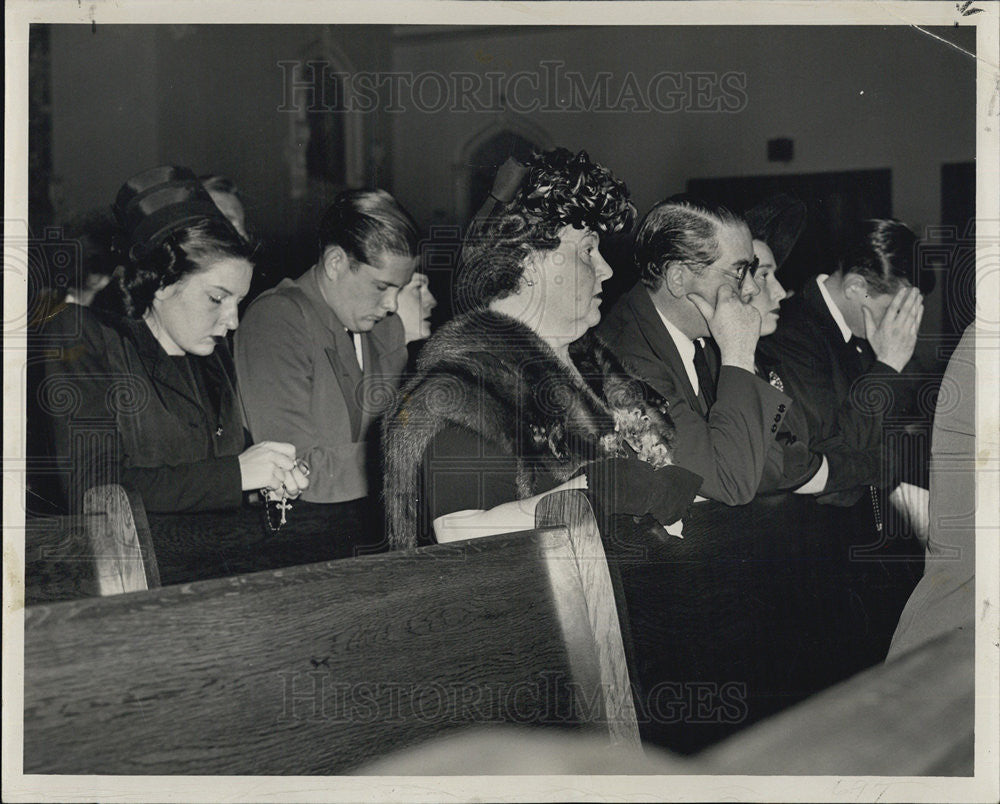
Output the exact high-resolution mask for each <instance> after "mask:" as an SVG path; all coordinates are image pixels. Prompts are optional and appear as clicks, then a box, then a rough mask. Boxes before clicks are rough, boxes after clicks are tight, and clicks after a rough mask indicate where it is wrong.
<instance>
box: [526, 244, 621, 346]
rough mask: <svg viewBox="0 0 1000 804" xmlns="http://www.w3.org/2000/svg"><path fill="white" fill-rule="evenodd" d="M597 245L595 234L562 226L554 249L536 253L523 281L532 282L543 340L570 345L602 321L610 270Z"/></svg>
mask: <svg viewBox="0 0 1000 804" xmlns="http://www.w3.org/2000/svg"><path fill="white" fill-rule="evenodd" d="M599 245H600V239H599V238H598V236H597V233H596V232H593V231H591V230H590V229H576V228H574V227H572V226H564V227H563V228H562V229H560V231H559V246H558V247H557V248H556V249H554V250H553V251H543V252H536V254H535V258H534V260H533V261H532V265H530V266H529V267H528V268H527V269H526V270H525V279H526V280H528V281H531V282H535V287H533V288H532V289H533V290H535V291H537V295H536V300H537V303H539V304H540V305H541V321H542V323H541V331H540V332H539V334H540V335H541V336H542V337H544V338H552V339H557V340H562V341H566V342H572V341H575V340H576V339H577V338H579V337H580V336H581V335H583V333H584V332H586V331H587V330H588V329H590V328H591V327H593V326H595V325H596V324H597V323H598V322H599V321H600V320H601V285H602V284H604V282H605V281H606V280H608V279H610V278H611V275H612V271H611V266H610V265H608V263H607V262H606V261H605V259H604V257H603V256H601V252H600V250H599Z"/></svg>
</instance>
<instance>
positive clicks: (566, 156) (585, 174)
mask: <svg viewBox="0 0 1000 804" xmlns="http://www.w3.org/2000/svg"><path fill="white" fill-rule="evenodd" d="M524 167H525V168H526V173H525V176H524V178H523V179H522V181H521V184H520V186H519V187H518V188H517V191H516V192H515V193H514V195H513V197H512V198H511V199H510V200H509V201H508V202H506V203H503V202H500V203H498V204H497V205H496V206H495V207H494V209H493V211H492V212H491V213H489V214H487V215H482V216H477V217H476V218H474V219H473V221H472V223H471V224H469V229H468V231H467V232H466V235H465V239H464V241H463V243H462V259H461V263H462V264H461V268H460V269H459V273H458V278H457V281H456V288H455V291H456V297H457V298H456V301H457V303H458V306H459V308H460V309H475V308H481V307H486V306H487V305H488V304H489V303H490V302H491V301H494V300H495V299H502V298H504V297H505V296H509V295H511V294H512V293H514V291H516V290H517V286H518V282H519V281H520V279H521V276H522V274H523V273H524V269H525V258H526V257H527V256H528V255H529V254H530V253H531V252H532V251H553V250H554V249H556V248H558V247H559V231H560V230H561V229H562V228H563V227H565V226H573V227H575V228H577V229H583V228H588V229H591V230H592V231H594V232H596V233H598V234H600V235H606V234H611V233H616V232H621V231H623V230H626V229H629V228H631V226H632V223H633V222H634V221H635V207H634V206H632V203H631V202H630V201H629V193H628V188H627V187H626V186H625V183H624V182H622V181H619V180H618V179H616V178H615V177H614V175H613V174H612V173H611V171H610V170H608V169H607V168H605V167H603V166H602V165H599V164H597V163H596V162H591V161H590V157H589V156H588V155H587V152H586V151H580V152H579V153H577V154H575V155H574V154H572V153H571V152H570V151H568V150H567V149H565V148H556V149H554V150H552V151H547V152H545V153H535V154H533V155H532V157H531V158H530V159H529V160H528V162H527V163H526V164H525V166H524Z"/></svg>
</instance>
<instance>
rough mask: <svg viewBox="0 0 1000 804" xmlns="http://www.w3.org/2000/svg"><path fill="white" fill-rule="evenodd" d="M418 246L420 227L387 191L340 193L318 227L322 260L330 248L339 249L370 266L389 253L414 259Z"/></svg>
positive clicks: (349, 191) (348, 191)
mask: <svg viewBox="0 0 1000 804" xmlns="http://www.w3.org/2000/svg"><path fill="white" fill-rule="evenodd" d="M419 244H420V230H419V229H418V228H417V224H416V223H415V222H414V220H413V218H412V217H411V216H410V213H409V212H407V211H406V210H405V209H403V207H402V206H401V205H400V204H399V202H398V201H396V199H395V198H393V197H392V196H391V195H389V193H387V192H385V190H347V191H345V192H342V193H340V194H339V195H338V196H337V197H336V198H335V199H334V200H333V203H332V204H330V206H329V207H328V208H327V210H326V212H325V213H323V220H322V221H320V225H319V251H320V257H321V258H322V255H323V252H324V251H326V249H327V248H328V247H329V246H340V247H341V248H342V249H343V250H344V251H345V252H346V253H347V256H348V257H350V258H351V259H352V260H356V261H357V262H363V263H366V264H368V265H371V264H372V261H373V260H374V259H376V258H377V257H378V256H379V255H380V254H383V253H386V252H388V253H389V254H398V255H401V256H404V257H415V256H417V252H418V250H419ZM352 269H353V266H352Z"/></svg>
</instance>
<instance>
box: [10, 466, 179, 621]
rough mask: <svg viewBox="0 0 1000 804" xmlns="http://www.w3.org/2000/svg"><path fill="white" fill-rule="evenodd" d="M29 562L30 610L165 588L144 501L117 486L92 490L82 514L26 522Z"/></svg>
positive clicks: (27, 589) (27, 591) (26, 574)
mask: <svg viewBox="0 0 1000 804" xmlns="http://www.w3.org/2000/svg"><path fill="white" fill-rule="evenodd" d="M24 559H25V561H24V563H25V569H24V577H25V602H26V603H27V604H28V605H32V604H34V603H45V602H54V601H59V600H73V599H76V598H80V597H99V596H102V595H115V594H121V593H122V592H133V591H138V590H140V589H152V588H156V587H158V586H159V585H160V573H159V568H158V564H157V560H156V551H155V550H154V549H153V543H152V540H151V538H150V532H149V525H148V523H147V521H146V515H145V511H144V509H143V507H142V501H141V499H140V498H139V495H138V494H137V493H135V492H133V491H129V490H127V489H125V488H124V487H122V486H117V485H110V486H98V487H96V488H93V489H90V490H88V491H87V493H86V495H85V496H84V504H83V513H82V514H79V515H76V516H45V517H36V518H31V519H28V520H26V522H25V530H24Z"/></svg>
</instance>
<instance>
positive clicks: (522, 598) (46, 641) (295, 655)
mask: <svg viewBox="0 0 1000 804" xmlns="http://www.w3.org/2000/svg"><path fill="white" fill-rule="evenodd" d="M569 494H576V495H578V496H579V497H582V495H580V494H579V492H569ZM559 504H560V505H561V506H562V508H563V509H564V511H569V512H575V515H578V516H580V517H586V516H591V515H590V513H589V507H587V504H586V501H585V499H584V500H583V501H580V500H577V502H576V503H570V502H567V501H565V500H564V501H562V502H561V503H559ZM548 510H549V511H550V514H551V510H552V509H548ZM591 518H592V517H591ZM588 527H591V528H592V530H593V532H592V533H591V536H590V537H589V538H590V540H591V541H587V540H586V539H585V540H584V542H583V544H584V545H585V549H586V550H587V551H588V552H587V553H586V560H584V561H581V560H580V559H579V557H578V556H577V554H576V553H575V552H574V548H573V542H572V540H571V537H570V532H571V531H578V530H579V528H580V524H579V522H575V523H571V524H570V526H569V527H553V528H541V529H536V530H533V531H525V532H523V533H517V534H505V535H502V536H495V537H490V538H486V539H476V540H472V541H467V542H458V543H455V544H450V545H439V546H436V547H432V548H423V549H419V550H413V551H405V552H398V553H391V554H387V555H378V556H368V557H364V558H359V559H352V560H344V561H335V562H328V563H323V564H313V565H307V566H300V567H293V568H291V569H287V570H277V571H271V572H262V573H255V574H251V575H243V576H235V577H231V578H223V579H218V580H211V581H204V582H199V583H193V584H186V585H183V584H182V585H176V586H167V587H162V588H160V589H156V590H150V591H145V592H137V593H134V594H125V595H116V596H113V597H107V598H89V599H84V600H77V601H70V602H65V603H57V604H52V605H42V606H33V607H29V608H28V609H27V610H26V614H25V696H24V718H25V723H24V726H25V728H24V769H25V772H28V773H84V774H92V773H98V774H108V773H114V774H222V773H225V774H329V773H339V772H344V771H347V770H350V769H352V768H354V767H357V766H358V765H360V764H361V763H363V762H366V761H369V760H371V759H374V758H375V757H378V756H381V755H383V754H384V753H386V752H387V751H391V750H394V749H398V748H401V747H404V746H406V745H412V744H414V743H416V742H418V741H420V740H423V739H426V738H427V737H430V736H433V735H436V734H439V733H442V732H446V731H449V730H450V729H452V728H456V727H459V726H465V725H470V724H474V723H478V724H489V723H497V722H507V723H511V722H513V723H523V724H546V725H553V726H566V727H570V728H576V729H578V728H581V727H582V728H584V729H586V730H588V731H590V730H595V731H599V732H600V733H602V734H604V735H605V736H606V738H607V739H608V741H609V742H612V743H618V744H623V745H626V746H631V747H637V746H638V737H637V728H636V725H635V713H634V710H633V709H631V699H630V697H629V691H628V687H627V676H623V671H624V666H625V660H624V655H623V652H622V645H621V636H620V634H619V633H618V631H617V620H616V615H615V611H614V601H613V597H611V596H610V593H611V585H610V580H609V579H608V574H607V566H606V564H604V563H603V556H601V555H599V554H597V552H596V549H595V545H594V544H593V542H592V539H593V538H594V537H595V535H596V527H595V526H592V525H588ZM586 545H589V546H586ZM596 547H597V548H599V547H600V542H599V538H598V541H597V544H596ZM581 567H583V568H584V570H585V572H584V573H583V574H582V573H581ZM602 568H603V569H602ZM584 576H586V577H584ZM595 579H596V581H595ZM612 625H613V626H614V627H612ZM595 628H596V629H599V630H595ZM622 687H624V689H623V688H622ZM625 701H627V702H628V705H625V704H624V702H625Z"/></svg>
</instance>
